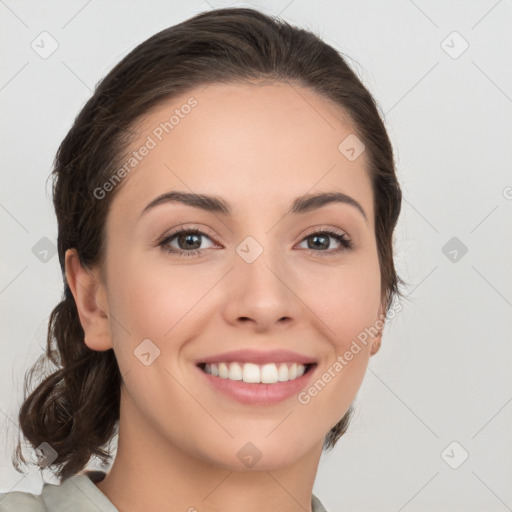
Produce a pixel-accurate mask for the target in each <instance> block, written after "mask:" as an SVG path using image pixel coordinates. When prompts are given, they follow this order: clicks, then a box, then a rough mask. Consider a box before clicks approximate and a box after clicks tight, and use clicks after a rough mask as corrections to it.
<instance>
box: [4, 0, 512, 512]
mask: <svg viewBox="0 0 512 512" xmlns="http://www.w3.org/2000/svg"><path fill="white" fill-rule="evenodd" d="M242 5H243V6H252V7H256V8H258V9H260V10H262V11H264V12H266V13H272V14H279V13H281V16H282V17H283V18H285V19H286V20H287V21H289V22H292V23H294V24H297V25H299V26H302V27H304V28H308V29H310V30H313V31H314V32H316V33H318V34H319V35H320V36H321V37H322V38H323V39H324V40H326V41H327V42H328V43H329V44H331V45H333V46H335V47H336V48H338V49H339V50H341V51H342V52H343V53H344V54H346V55H348V56H349V57H350V59H349V64H350V65H351V66H353V68H354V69H355V70H356V72H357V73H358V74H359V75H360V77H361V78H362V80H363V82H364V83H365V84H366V85H367V87H368V88H369V89H370V91H371V92H372V93H373V94H374V96H375V97H376V99H377V101H378V103H379V105H380V107H381V109H382V111H383V113H384V114H385V121H386V126H387V128H388V130H389V134H390V137H391V139H392V142H393V145H394V149H395V153H396V159H397V168H398V176H399V180H400V183H401V185H402V189H403V193H404V202H403V211H402V215H401V218H400V222H399V226H398V230H397V234H396V236H397V245H396V260H397V265H398V271H399V273H400V274H401V276H402V277H403V278H404V279H405V280H406V281H407V282H408V283H410V286H409V287H408V290H407V293H408V297H409V300H407V301H405V302H404V303H403V310H402V312H401V313H400V314H399V315H398V316H397V317H396V318H395V319H394V320H393V321H392V322H391V323H390V324H389V325H387V326H386V329H385V335H384V339H383V344H382V347H381V350H380V352H379V353H378V354H377V355H376V356H375V357H374V358H372V359H371V362H370V366H369V369H368V372H367V375H366V378H365V381H364V383H363V386H362V388H361V390H360V392H359V394H358V397H357V401H356V403H357V411H356V415H355V418H354V420H353V421H352V424H351V426H350V429H349V432H348V433H347V434H346V435H345V436H344V437H343V438H342V439H341V440H340V442H339V443H338V445H337V447H336V448H335V449H334V451H333V452H331V453H330V454H325V455H324V456H323V458H322V461H321V464H320V468H319V473H318V476H317V480H316V483H315V489H314V492H315V494H316V495H317V496H319V497H320V499H321V500H322V501H323V503H324V505H325V506H326V507H327V509H328V510H330V511H331V512H334V511H338V510H351V511H365V512H366V511H379V512H387V511H394V512H395V511H396V512H399V511H402V510H404V511H406V512H413V511H436V512H443V511H451V512H454V511H465V512H468V511H486V512H491V511H496V512H501V511H504V510H510V509H511V507H512V486H511V485H510V483H511V482H512V460H511V459H512V436H511V434H510V432H511V431H512V429H511V428H510V425H511V419H512V372H511V361H512V343H511V342H512V336H511V333H512V271H511V265H510V262H511V261H512V257H511V256H512V200H511V199H512V188H511V187H512V172H511V162H512V139H511V131H512V130H511V123H510V121H511V113H512V67H511V66H510V60H511V59H510V57H511V54H512V31H511V30H510V27H511V26H512V24H511V21H512V2H511V1H510V0H501V1H496V0H493V1H467V0H466V1H428V2H427V1H424V0H423V1H420V0H415V1H406V0H400V1H398V0H397V1H387V2H383V1H377V0H375V1H338V2H334V1H325V0H323V1H316V2H305V1H301V0H292V1H291V2H290V1H289V0H284V1H275V2H272V3H271V2H244V3H241V2H219V1H216V2H215V3H213V2H204V1H190V2H184V1H182V2H176V1H169V0H166V1H162V2H157V1H153V2H142V1H131V2H128V1H123V2H121V1H111V2H100V1H98V0H92V1H89V2H87V1H80V2H77V1H70V0H67V1H61V2H52V1H45V2H42V1H39V2H35V1H31V2H26V1H14V0H2V1H0V41H1V44H2V48H3V52H2V56H3V59H2V65H1V68H2V70H1V71H2V73H1V75H0V107H1V116H2V123H1V126H0V130H1V155H2V158H1V168H2V175H1V192H0V225H1V247H2V252H1V261H2V274H1V277H0V307H1V314H2V322H1V333H0V336H1V338H0V339H1V359H0V361H1V363H0V364H1V367H0V389H1V397H0V411H1V414H0V427H1V432H2V435H1V439H2V441H5V442H3V443H2V447H1V452H0V453H1V457H2V459H1V465H0V491H1V492H6V491H9V490H24V491H31V492H34V493H39V492H40V489H41V486H42V479H41V477H40V475H39V474H38V473H36V472H35V471H34V472H32V473H30V474H29V475H28V476H25V477H24V476H23V475H20V474H19V473H17V472H16V471H15V470H14V469H13V468H12V466H11V464H10V454H11V450H12V448H13V446H14V441H15V439H16V435H15V434H16V425H15V422H16V417H17V412H18V408H19V405H20V403H21V400H22V391H23V389H22V383H23V376H24V373H25V371H26V370H27V369H28V368H29V367H30V366H31V364H32V363H33V362H34V360H35V358H36V357H37V356H38V355H39V354H40V353H41V352H42V350H43V348H44V346H45V343H46V328H47V322H48V315H49V313H50V311H51V310H52V308H53V307H54V306H55V305H56V304H57V302H58V301H59V300H60V296H61V292H62V278H61V273H60V268H59V263H58V257H57V255H55V256H54V257H53V258H51V259H50V260H49V261H48V262H46V263H43V262H41V261H40V260H39V259H38V258H36V256H35V255H34V254H33V252H32V248H33V247H34V245H35V244H36V243H37V242H38V241H39V240H40V239H41V238H43V237H48V238H49V239H50V240H51V241H53V243H56V233H57V232H56V229H57V227H56V221H55V217H54V213H53V207H52V204H51V197H50V192H51V191H50V187H49V182H48V185H46V179H47V177H48V175H49V174H50V171H51V163H52V159H53V157H54V154H55V151H56V149H57V147H58V145H59V143H60V141H61V140H62V138H63V137H64V135H65V134H66V133H67V131H68V129H69V128H70V126H71V123H72V120H73V119H74V117H75V116H76V114H77V113H78V112H79V110H80V108H81V107H82V105H83V104H84V102H85V101H86V100H87V99H88V98H89V97H90V96H91V94H92V90H93V88H94V85H95V84H96V83H97V81H98V80H99V79H100V78H102V77H103V76H104V75H105V74H106V73H107V72H108V71H109V69H110V68H111V67H112V66H113V65H114V64H115V63H117V62H118V61H119V60H120V59H121V58H122V57H123V56H125V55H126V54H127V53H128V52H129V51H130V50H131V49H133V48H134V47H135V46H136V45H138V44H139V43H141V42H142V41H143V40H145V39H146V38H148V37H149V36H151V35H153V34H154V33H156V32H157V31H160V30H162V29H163V28H166V27H168V26H171V25H174V24H176V23H178V22H181V21H183V20H185V19H188V18H190V17H191V16H193V15H195V14H197V13H198V12H201V11H204V10H208V9H210V8H211V7H228V6H242ZM43 31H47V32H49V33H50V34H51V36H52V37H53V38H54V39H55V40H56V41H57V42H58V45H59V46H58V49H57V50H56V51H55V52H54V53H53V54H52V55H51V56H50V57H49V58H47V59H42V58H41V57H40V56H39V55H38V54H37V53H36V52H35V51H34V50H33V49H32V48H31V42H32V41H33V40H34V39H36V38H37V37H38V35H39V34H40V33H41V32H43ZM453 31H457V32H458V33H459V34H460V36H461V37H462V38H463V39H464V40H465V41H467V43H468V44H469V47H468V49H467V50H466V51H465V52H464V53H462V54H461V55H460V56H459V57H458V58H452V56H450V55H449V54H448V53H447V52H446V51H445V49H443V47H445V48H447V49H448V50H449V51H451V52H452V54H454V52H457V51H458V50H459V49H461V48H462V46H461V45H462V44H463V40H462V39H461V38H460V37H459V36H456V35H455V36H454V35H450V34H452V32H453ZM448 36H450V37H448ZM447 37H448V39H446V38H447ZM443 41H445V43H442V42H443ZM449 46H451V47H452V48H451V49H449V48H448V47H449ZM507 187H508V188H507ZM452 237H457V238H458V239H459V240H460V242H461V243H463V244H464V245H465V246H466V247H467V249H468V252H467V253H466V254H465V255H464V256H462V257H458V259H457V261H455V262H454V261H451V259H450V258H449V257H447V256H445V254H444V253H443V251H442V248H443V247H444V246H445V244H446V243H447V242H448V241H449V240H450V239H451V238H452ZM445 252H446V251H445ZM460 254H461V253H460V251H459V253H458V255H459V256H460ZM453 441H456V442H457V443H458V445H456V446H455V449H454V450H453V451H451V450H448V457H446V456H445V457H444V458H443V456H442V453H443V452H444V450H445V448H446V447H447V446H448V445H449V444H450V443H452V442H453ZM462 450H465V451H467V452H468V454H469V458H468V459H467V460H466V461H465V462H464V463H463V464H462V465H461V466H460V467H459V468H458V469H452V468H451V467H450V466H449V465H448V464H447V462H445V460H448V459H450V461H457V459H458V457H460V455H461V453H463V452H462ZM452 463H453V462H452ZM45 478H46V480H47V481H52V480H51V478H49V477H48V476H46V477H45Z"/></svg>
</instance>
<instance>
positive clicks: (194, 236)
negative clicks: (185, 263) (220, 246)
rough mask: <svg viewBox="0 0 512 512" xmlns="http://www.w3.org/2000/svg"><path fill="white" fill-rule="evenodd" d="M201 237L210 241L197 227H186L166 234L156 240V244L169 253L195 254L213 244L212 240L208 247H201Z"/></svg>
mask: <svg viewBox="0 0 512 512" xmlns="http://www.w3.org/2000/svg"><path fill="white" fill-rule="evenodd" d="M203 239H207V240H209V241H210V242H212V240H211V238H210V237H209V236H208V235H207V234H206V233H203V232H202V231H200V230H199V229H195V228H194V229H191V228H187V229H181V230H180V231H176V232H174V233H172V234H170V235H167V236H166V237H164V238H163V239H162V240H161V241H160V242H158V245H159V246H160V247H162V249H166V251H167V252H168V253H171V254H177V255H178V256H196V255H198V254H199V252H201V251H202V250H204V249H209V248H211V247H212V246H214V244H213V242H212V245H210V246H208V247H201V244H202V242H203ZM176 246H177V247H176Z"/></svg>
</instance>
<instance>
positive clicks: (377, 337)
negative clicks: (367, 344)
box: [370, 302, 386, 356]
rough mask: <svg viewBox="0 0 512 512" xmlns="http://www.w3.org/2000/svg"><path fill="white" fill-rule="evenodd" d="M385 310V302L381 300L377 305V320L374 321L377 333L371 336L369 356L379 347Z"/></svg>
mask: <svg viewBox="0 0 512 512" xmlns="http://www.w3.org/2000/svg"><path fill="white" fill-rule="evenodd" d="M385 310H386V304H385V302H382V303H381V305H380V307H379V313H378V316H377V321H376V322H375V324H376V326H378V327H377V329H378V331H379V332H378V334H376V335H375V336H373V340H372V346H371V349H370V356H373V355H375V354H376V353H377V352H378V351H379V349H380V344H381V342H382V331H383V330H384V322H385V319H386V316H385V314H384V311H385Z"/></svg>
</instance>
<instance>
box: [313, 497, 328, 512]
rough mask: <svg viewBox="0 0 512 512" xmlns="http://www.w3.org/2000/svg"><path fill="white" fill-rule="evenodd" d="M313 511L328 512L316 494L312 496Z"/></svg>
mask: <svg viewBox="0 0 512 512" xmlns="http://www.w3.org/2000/svg"><path fill="white" fill-rule="evenodd" d="M311 509H312V511H313V512H327V510H326V509H325V507H324V506H323V505H322V502H321V501H320V500H319V499H318V498H317V497H316V496H315V495H314V494H313V495H312V496H311Z"/></svg>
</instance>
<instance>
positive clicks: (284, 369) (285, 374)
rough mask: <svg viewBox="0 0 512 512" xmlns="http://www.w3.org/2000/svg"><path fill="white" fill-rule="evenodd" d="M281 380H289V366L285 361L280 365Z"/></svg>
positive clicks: (279, 375)
mask: <svg viewBox="0 0 512 512" xmlns="http://www.w3.org/2000/svg"><path fill="white" fill-rule="evenodd" d="M278 377H279V382H286V381H287V380H288V366H286V365H285V364H284V363H281V364H280V365H279V374H278Z"/></svg>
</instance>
